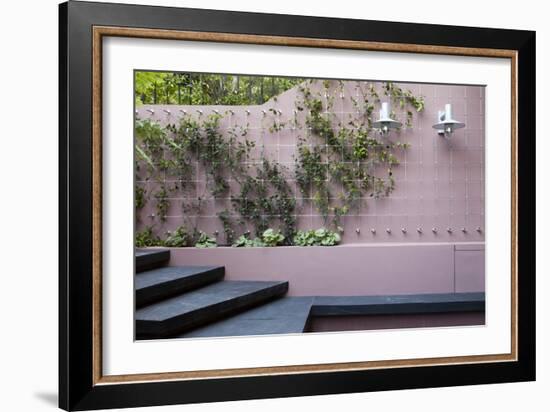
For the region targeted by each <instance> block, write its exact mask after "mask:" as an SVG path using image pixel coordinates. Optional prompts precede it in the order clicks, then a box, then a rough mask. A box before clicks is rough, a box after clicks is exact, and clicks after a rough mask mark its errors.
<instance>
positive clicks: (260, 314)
mask: <svg viewBox="0 0 550 412" xmlns="http://www.w3.org/2000/svg"><path fill="white" fill-rule="evenodd" d="M312 303H313V298H312V297H285V298H281V299H277V300H275V301H273V302H269V303H266V304H263V305H261V306H259V307H256V308H254V309H249V310H247V311H246V312H242V313H240V314H238V315H234V316H232V317H230V318H227V319H224V320H220V321H218V322H215V323H212V324H210V325H206V326H203V327H200V328H198V329H194V330H192V331H190V332H187V333H184V334H182V335H179V336H177V337H179V338H199V337H201V338H206V337H221V336H246V335H271V334H280V333H302V332H303V331H304V330H305V328H306V324H307V321H308V318H309V311H310V309H311V305H312Z"/></svg>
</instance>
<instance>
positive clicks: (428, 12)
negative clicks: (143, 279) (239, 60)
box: [0, 0, 550, 412]
mask: <svg viewBox="0 0 550 412" xmlns="http://www.w3.org/2000/svg"><path fill="white" fill-rule="evenodd" d="M120 2H125V3H146V4H155V5H179V6H186V7H197V8H212V9H229V10H240V11H256V12H271V13H287V14H304V15H316V16H327V17H351V18H363V19H378V20H393V21H406V22H419V23H435V24H453V25H466V26H485V27H504V28H516V29H531V30H537V53H538V56H537V89H538V95H537V117H538V119H539V122H538V124H537V134H538V136H539V138H538V142H537V145H538V147H537V157H538V159H537V169H538V170H537V172H538V175H539V179H538V181H539V183H538V186H539V187H538V188H537V189H538V199H537V209H538V210H539V211H540V213H539V214H538V216H537V227H538V230H537V232H538V233H537V237H538V238H539V242H538V248H537V249H538V251H537V252H538V253H537V255H538V256H539V259H538V261H537V272H538V276H537V286H538V293H537V302H538V303H537V306H538V317H537V325H538V339H537V344H538V348H539V351H538V381H537V382H536V383H521V384H503V385H486V386H477V387H462V388H443V389H423V390H414V391H412V390H409V391H398V392H386V393H367V394H353V395H335V396H319V397H308V398H294V399H274V400H273V399H272V400H262V401H247V402H228V403H223V404H205V405H190V406H189V405H188V406H172V407H164V408H147V409H139V410H142V411H156V410H159V411H161V410H166V411H183V412H195V411H201V412H214V411H215V412H221V411H239V412H240V411H245V412H246V411H258V410H262V411H267V412H270V411H281V410H300V409H301V410H311V409H316V410H320V411H330V410H350V411H353V410H386V411H398V410H410V411H417V410H418V411H420V410H422V411H440V410H442V409H445V410H446V411H461V412H463V411H467V410H477V409H479V407H480V406H483V407H489V408H491V410H498V411H513V410H516V411H517V410H519V409H525V408H526V407H527V408H528V409H529V410H530V411H543V410H546V409H547V407H548V406H547V405H548V400H547V396H546V390H547V389H548V387H550V355H549V354H548V351H547V350H545V348H548V346H549V344H550V326H549V325H550V321H549V314H550V301H549V300H548V299H545V297H546V296H547V295H548V293H549V292H550V282H549V280H548V277H547V274H548V273H550V262H549V261H548V260H546V259H544V255H545V253H543V252H544V251H545V248H546V246H547V245H546V244H544V243H543V239H545V236H544V234H545V233H546V232H548V231H549V230H550V219H549V217H548V215H547V214H545V213H544V212H543V211H545V210H549V209H550V195H549V194H548V190H547V184H545V182H544V181H543V179H542V177H543V176H548V175H549V174H550V164H549V162H547V161H545V157H546V154H547V153H548V151H549V150H550V142H549V141H548V139H547V138H545V136H546V135H547V134H548V133H547V132H546V130H545V125H544V122H543V120H544V118H545V116H544V114H545V113H548V112H549V111H550V105H549V104H548V103H547V101H546V99H547V96H548V94H549V92H550V87H549V79H548V76H547V75H548V73H550V61H549V57H550V52H549V50H550V27H549V26H548V24H547V12H546V11H545V9H544V2H540V1H535V0H525V1H523V2H521V3H518V2H516V1H501V2H500V3H498V13H497V12H496V11H497V9H496V7H497V3H495V2H479V1H475V0H464V1H462V2H460V3H456V4H447V3H442V2H441V1H432V0H430V1H420V0H419V1H416V2H411V1H407V0H395V1H393V2H392V3H391V7H387V6H386V5H383V6H378V4H379V3H375V2H357V1H354V0H342V1H340V2H338V3H334V2H322V1H319V0H317V1H305V0H304V1H302V2H296V1H293V0H277V1H264V2H259V1H257V0H253V1H245V0H242V1H240V0H234V1H231V2H227V1H224V0H188V1H184V0H181V1H176V0H172V1H169V0H168V1H167V0H165V1H162V0H157V1H155V0H148V1H145V2H142V1H139V0H134V1H122V0H120ZM57 3H58V2H57V0H27V1H24V2H4V3H2V6H0V7H1V12H0V16H1V19H0V22H1V23H0V38H1V39H2V40H1V46H2V48H1V50H2V65H0V76H1V77H0V78H1V79H2V80H3V81H2V88H1V89H0V90H1V93H2V97H1V98H0V113H2V116H3V119H2V120H3V122H2V135H1V142H2V146H1V149H0V168H1V170H0V171H1V172H2V174H1V175H0V176H2V178H1V179H0V182H1V186H0V187H1V188H2V202H0V216H2V227H1V233H2V236H1V237H0V239H1V240H0V242H1V243H0V250H2V255H1V256H2V269H1V273H2V278H1V279H2V282H3V283H2V289H1V290H2V298H1V299H0V317H1V318H0V321H1V322H2V326H3V331H2V342H1V347H2V350H1V351H0V366H1V368H2V373H1V375H0V381H1V385H2V386H1V387H2V396H1V397H0V409H1V410H6V411H10V412H11V411H33V412H42V411H47V410H55V408H56V406H55V405H56V403H57V400H56V392H57V104H56V101H57ZM450 10H452V13H450V12H449V11H450ZM545 74H546V75H545ZM31 100H32V101H33V102H36V101H40V102H43V104H38V105H36V106H37V107H38V108H37V109H36V111H35V112H33V114H32V115H31V117H29V114H28V113H29V112H28V110H26V109H24V108H26V107H27V106H28V105H29V102H30V101H31ZM31 148H32V149H31ZM29 257H31V258H29Z"/></svg>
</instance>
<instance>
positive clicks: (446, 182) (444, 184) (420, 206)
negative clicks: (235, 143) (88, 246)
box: [136, 81, 485, 288]
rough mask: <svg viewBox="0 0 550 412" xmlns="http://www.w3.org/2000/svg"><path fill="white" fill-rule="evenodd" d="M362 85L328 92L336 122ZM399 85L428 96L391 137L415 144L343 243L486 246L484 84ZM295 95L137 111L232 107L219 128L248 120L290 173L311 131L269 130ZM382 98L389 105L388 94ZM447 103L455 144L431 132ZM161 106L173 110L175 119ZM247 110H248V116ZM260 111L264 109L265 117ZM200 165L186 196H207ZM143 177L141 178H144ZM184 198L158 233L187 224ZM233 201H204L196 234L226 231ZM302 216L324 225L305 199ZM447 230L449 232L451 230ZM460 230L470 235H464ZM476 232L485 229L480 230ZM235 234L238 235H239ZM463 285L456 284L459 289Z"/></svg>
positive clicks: (165, 117)
mask: <svg viewBox="0 0 550 412" xmlns="http://www.w3.org/2000/svg"><path fill="white" fill-rule="evenodd" d="M357 84H358V82H355V81H346V82H345V87H344V93H343V97H342V96H341V95H340V90H338V89H337V88H336V87H334V88H333V89H331V91H330V93H332V94H333V96H334V99H335V104H334V111H335V116H336V118H339V119H346V118H347V116H349V115H353V114H355V113H354V110H355V108H354V107H353V105H352V103H351V99H350V98H351V97H352V96H355V95H356V94H357V90H356V86H357ZM374 84H375V85H376V87H377V88H379V87H380V84H381V83H377V82H374ZM359 85H360V86H361V87H363V86H364V85H366V82H359ZM399 86H401V87H403V88H404V89H410V90H411V91H412V92H413V93H414V94H415V95H422V96H424V98H425V102H426V105H425V111H424V112H423V113H420V114H418V115H417V114H416V113H415V118H414V120H413V127H412V128H410V129H404V130H403V131H401V132H400V133H392V134H391V135H390V136H389V139H391V140H400V141H404V142H409V143H410V144H411V147H410V148H409V149H407V150H403V151H402V152H401V153H398V154H397V157H398V158H399V159H400V161H401V164H400V165H399V166H397V167H396V168H395V170H394V177H395V178H396V190H395V191H394V192H393V193H392V194H391V195H390V196H389V197H388V198H381V199H377V200H372V199H365V202H364V205H363V206H362V207H361V209H360V210H359V211H358V212H353V213H351V214H350V215H349V216H346V217H344V219H343V227H344V233H343V243H377V244H379V243H414V244H416V243H424V242H425V243H439V242H441V243H449V242H451V243H461V242H480V241H484V231H483V230H484V220H485V219H484V203H485V188H484V174H485V172H484V158H485V145H484V135H485V130H484V129H485V126H484V124H485V119H484V114H485V111H484V108H485V99H484V96H485V95H484V87H477V86H447V85H435V84H399ZM296 93H297V92H296V90H294V89H291V90H289V91H287V92H285V93H283V94H281V95H280V96H278V98H277V100H276V101H275V100H270V101H268V102H266V103H265V104H264V105H262V106H248V107H247V106H232V107H227V106H201V107H198V106H175V105H170V106H162V105H156V106H140V107H138V108H137V115H136V116H137V118H151V119H153V120H156V121H159V122H161V123H162V124H167V123H176V122H177V121H178V119H179V117H180V116H181V111H180V110H186V111H187V112H188V113H191V114H192V115H193V116H198V114H197V113H196V110H197V109H200V110H202V111H203V113H204V114H203V116H204V115H207V114H209V113H212V112H213V111H214V110H218V111H219V112H220V113H224V112H225V111H226V110H227V109H231V110H233V112H234V114H233V115H229V114H228V115H227V116H226V117H225V118H224V119H223V121H222V127H225V128H227V127H228V126H231V125H235V124H243V123H247V122H248V123H249V125H250V132H249V137H250V138H252V139H253V140H254V141H255V142H256V144H257V147H256V149H255V150H256V156H257V159H258V158H259V155H260V154H261V153H262V151H263V152H265V153H266V154H267V155H268V156H269V157H271V158H272V159H274V160H277V161H278V162H280V163H281V164H283V165H285V166H287V167H288V168H289V170H292V169H293V165H294V161H293V157H292V156H293V154H294V153H295V150H296V141H297V139H298V137H299V136H301V135H303V134H304V133H306V134H307V130H299V129H296V130H294V129H292V127H291V126H290V125H287V126H285V127H284V128H283V129H282V130H280V131H277V132H274V133H272V132H270V131H269V130H268V129H269V126H270V125H271V124H272V123H273V121H274V120H275V119H276V120H277V121H282V122H287V121H288V120H289V119H290V118H291V117H292V116H294V113H293V111H294V101H295V99H296ZM381 97H382V94H381ZM382 100H384V98H383V97H382ZM446 103H452V105H453V111H454V116H455V117H456V118H457V119H458V120H460V121H463V122H465V123H466V127H465V128H464V129H460V130H457V131H456V132H455V133H454V135H453V136H452V137H451V138H450V139H444V138H442V137H439V136H438V135H437V133H436V132H435V130H434V129H432V124H433V123H435V121H436V114H437V111H438V110H443V108H444V105H445V104H446ZM269 108H275V109H277V110H280V111H281V112H282V114H281V115H280V116H274V115H273V114H272V113H271V112H269V111H268V109H269ZM148 109H152V110H154V113H153V114H151V113H150V112H148V111H147V110H148ZM163 109H168V110H169V111H170V114H168V113H166V112H164V111H163ZM394 109H395V110H396V111H397V112H398V116H399V117H400V118H401V119H402V120H403V119H404V116H403V114H402V113H399V110H398V108H394ZM246 110H249V111H250V114H249V115H248V114H247V113H246ZM262 110H265V111H266V113H267V114H266V115H265V116H264V115H263V113H262ZM376 110H378V107H377V108H376ZM299 115H300V114H299ZM195 167H196V169H197V174H196V179H197V180H196V182H195V183H196V189H195V191H194V192H192V193H191V194H189V193H188V194H187V196H200V195H201V194H202V195H204V186H205V184H204V171H201V170H200V167H199V166H198V165H195ZM289 178H290V183H291V185H292V186H293V187H294V191H295V193H296V196H297V198H298V202H299V203H302V200H303V199H302V198H301V194H300V192H299V190H297V188H296V185H295V182H294V181H293V180H292V173H289ZM140 179H143V176H142V177H141V178H140ZM140 179H138V181H137V184H138V185H142V186H143V187H144V188H146V190H148V191H151V190H152V189H154V187H155V185H156V184H157V183H154V182H145V181H144V180H140ZM168 180H169V179H168ZM182 196H183V194H179V195H178V194H174V195H172V198H171V206H170V209H169V212H168V217H167V221H166V223H164V224H159V223H158V222H157V230H158V232H159V233H162V232H165V231H166V230H172V229H174V228H175V227H177V226H179V225H181V224H182V213H181V206H180V203H179V202H180V201H181V198H182ZM229 203H230V202H229V200H228V199H214V198H211V197H210V198H209V199H208V200H207V205H206V208H205V213H203V214H202V215H201V216H197V217H193V218H196V219H198V220H199V229H202V230H203V231H206V232H208V233H210V234H213V233H215V232H216V231H219V232H220V233H222V232H223V228H222V225H221V222H220V221H219V219H218V217H217V216H216V212H218V211H220V210H223V209H224V208H225V207H226V206H227V205H228V204H229ZM153 213H154V200H151V201H150V202H149V204H148V205H147V206H146V207H145V208H144V209H143V210H142V211H141V213H140V221H139V222H138V229H140V228H142V227H143V226H144V225H148V224H151V223H152V222H153V220H151V218H150V217H149V216H150V215H151V214H153ZM297 217H298V223H299V224H298V226H299V228H301V229H309V228H314V229H316V228H319V227H322V226H323V225H324V223H323V219H322V218H321V217H320V216H319V214H318V213H317V211H316V210H315V208H313V207H312V206H311V205H309V203H308V202H304V206H303V207H301V209H300V211H299V212H298V215H297ZM402 228H405V229H406V233H404V232H402V230H401V229H402ZM417 228H422V233H418V232H417ZM432 228H436V229H437V232H436V233H434V232H432ZM447 228H450V229H451V231H450V232H448V231H447ZM462 228H464V229H465V232H463V231H462V230H461V229H462ZM477 228H480V229H481V231H477V230H476V229H477ZM357 229H358V230H357ZM371 229H375V231H376V233H375V234H373V233H372V231H371ZM386 229H391V233H387V232H386ZM238 235H240V233H237V236H238ZM467 255H468V253H461V254H459V255H458V261H459V262H463V261H464V260H465V259H466V260H467ZM390 260H392V259H391V258H390ZM363 263H365V262H363ZM461 264H462V263H461ZM468 270H469V269H467V268H465V269H464V275H463V276H462V278H464V279H466V278H468V276H469V275H468V274H467V273H469V272H468ZM465 281H466V280H465ZM461 282H462V281H459V284H461ZM468 282H469V281H468ZM468 282H467V283H468ZM468 284H470V283H468ZM465 287H466V288H467V287H468V286H465ZM476 287H479V285H478V286H476Z"/></svg>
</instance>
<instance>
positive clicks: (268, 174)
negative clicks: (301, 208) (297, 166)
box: [231, 158, 296, 236]
mask: <svg viewBox="0 0 550 412" xmlns="http://www.w3.org/2000/svg"><path fill="white" fill-rule="evenodd" d="M285 171H286V169H285V168H284V167H283V166H281V165H279V164H277V163H276V162H271V161H269V160H268V159H266V158H264V159H263V161H262V162H261V163H260V165H258V166H257V167H256V176H252V175H246V176H244V178H243V180H242V181H241V186H240V193H239V195H238V196H233V197H232V198H231V201H232V203H233V205H234V208H235V210H236V211H237V212H238V213H239V214H240V215H241V218H242V220H243V222H248V223H251V224H252V225H253V226H254V228H255V231H256V235H257V236H260V235H261V234H262V233H263V232H264V231H265V230H266V229H267V228H268V227H269V226H270V225H272V224H273V223H275V222H279V223H280V225H281V228H282V230H283V233H284V234H285V235H287V236H291V235H292V234H293V233H294V231H295V228H296V216H295V208H296V199H295V198H294V196H293V194H292V189H291V187H290V185H289V184H288V182H287V180H286V178H285V176H284V173H285Z"/></svg>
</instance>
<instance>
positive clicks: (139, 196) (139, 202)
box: [135, 185, 146, 210]
mask: <svg viewBox="0 0 550 412" xmlns="http://www.w3.org/2000/svg"><path fill="white" fill-rule="evenodd" d="M145 194H146V193H145V189H144V188H143V187H141V186H137V185H136V188H135V202H136V209H137V210H141V209H143V207H144V206H145Z"/></svg>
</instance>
